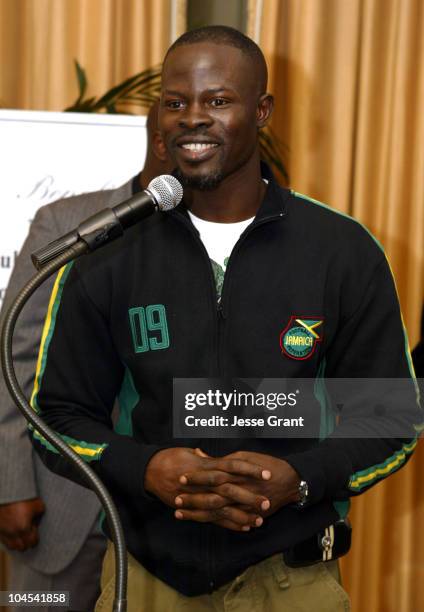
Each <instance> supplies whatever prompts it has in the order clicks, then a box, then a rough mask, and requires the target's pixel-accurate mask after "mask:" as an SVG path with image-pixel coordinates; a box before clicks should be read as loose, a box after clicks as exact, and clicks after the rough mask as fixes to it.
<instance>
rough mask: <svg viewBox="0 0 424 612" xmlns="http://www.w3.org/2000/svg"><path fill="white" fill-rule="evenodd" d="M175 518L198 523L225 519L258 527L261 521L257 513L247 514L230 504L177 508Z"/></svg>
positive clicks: (242, 524)
mask: <svg viewBox="0 0 424 612" xmlns="http://www.w3.org/2000/svg"><path fill="white" fill-rule="evenodd" d="M175 518H177V519H179V520H183V521H197V522H199V523H213V522H215V521H219V520H222V519H226V520H229V521H231V522H233V523H236V524H237V525H240V526H241V527H242V526H250V527H260V526H261V525H262V523H263V519H262V517H260V516H258V515H257V514H249V513H247V512H244V511H243V510H239V509H238V508H235V507H232V506H224V507H223V508H216V509H214V510H186V509H185V508H183V509H178V510H176V511H175Z"/></svg>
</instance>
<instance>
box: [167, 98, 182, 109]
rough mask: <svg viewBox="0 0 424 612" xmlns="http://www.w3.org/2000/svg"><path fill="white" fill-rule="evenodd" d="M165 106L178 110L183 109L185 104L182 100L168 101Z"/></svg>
mask: <svg viewBox="0 0 424 612" xmlns="http://www.w3.org/2000/svg"><path fill="white" fill-rule="evenodd" d="M165 106H166V108H169V109H171V110H178V109H180V108H183V106H184V102H183V101H182V100H168V101H167V102H165Z"/></svg>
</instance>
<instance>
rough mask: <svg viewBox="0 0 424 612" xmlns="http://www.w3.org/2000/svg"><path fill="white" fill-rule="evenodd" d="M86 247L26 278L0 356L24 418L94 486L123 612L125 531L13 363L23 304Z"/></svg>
mask: <svg viewBox="0 0 424 612" xmlns="http://www.w3.org/2000/svg"><path fill="white" fill-rule="evenodd" d="M88 250H89V247H88V245H87V244H86V243H85V242H83V241H80V242H77V243H76V244H74V245H73V246H71V247H70V248H68V249H66V251H64V252H63V253H62V254H61V255H58V256H57V257H56V258H55V259H54V260H52V261H50V262H49V263H47V264H46V265H45V267H44V268H43V269H42V270H41V271H39V272H37V273H36V274H35V275H34V276H33V278H31V279H30V280H29V281H28V282H27V284H26V285H25V286H24V287H23V289H21V291H20V292H19V294H18V296H17V297H16V299H15V300H14V302H13V304H12V306H11V307H10V308H9V310H8V312H7V314H6V315H5V318H4V321H3V326H2V334H1V360H2V368H3V374H4V378H5V382H6V385H7V387H8V389H9V393H10V395H11V396H12V398H13V400H14V402H15V404H16V405H17V407H18V408H19V410H20V411H21V412H22V414H23V415H24V417H25V419H26V420H27V421H29V422H30V423H31V425H32V426H33V427H34V429H35V430H37V431H39V432H41V433H42V435H43V436H44V437H45V438H46V440H48V442H50V444H52V445H53V446H54V447H55V448H56V449H57V450H58V451H59V452H60V454H61V455H63V456H64V457H65V458H67V459H68V460H69V461H70V462H71V463H72V464H73V465H74V466H75V467H76V468H77V470H78V472H79V473H80V474H81V476H82V477H83V478H84V480H85V481H86V483H87V484H88V485H89V486H90V488H91V489H93V491H94V492H95V494H96V495H97V497H98V498H99V500H100V502H101V504H102V506H103V508H104V511H105V514H106V518H107V521H108V525H109V529H110V532H111V536H112V540H113V543H114V545H115V563H116V568H115V571H116V583H115V601H114V605H113V612H125V611H126V609H127V603H126V591H127V550H126V546H125V539H124V532H123V529H122V525H121V521H120V519H119V515H118V511H117V509H116V507H115V504H114V502H113V500H112V498H111V496H110V494H109V493H108V491H107V489H106V487H105V486H104V484H103V483H102V481H101V480H100V478H99V477H98V476H97V474H96V473H95V472H94V471H93V470H92V469H91V468H90V467H89V465H88V464H87V463H85V461H84V460H83V459H81V457H80V456H79V455H77V453H75V452H74V451H73V450H72V449H71V448H70V447H69V446H68V445H67V444H66V442H64V441H63V440H62V438H60V437H59V436H58V435H57V434H56V433H55V432H54V431H53V430H52V429H50V427H48V426H47V425H46V424H45V423H44V421H43V420H42V419H41V417H40V416H38V414H37V413H36V412H35V411H34V410H33V409H32V408H31V406H30V405H29V403H28V401H27V399H26V397H25V395H24V394H23V392H22V390H21V388H20V386H19V383H18V380H17V378H16V373H15V369H14V366H13V356H12V340H13V331H14V328H15V324H16V321H17V319H18V316H19V314H20V312H21V311H22V309H23V307H24V305H25V304H26V302H27V301H28V299H29V298H30V297H31V295H32V294H33V293H34V291H35V290H36V289H37V288H38V287H39V286H40V285H41V284H42V283H43V282H44V281H45V280H46V279H47V278H48V277H49V276H51V275H52V274H54V272H57V270H59V268H61V267H62V266H64V265H65V264H67V263H68V262H69V261H71V260H73V259H75V258H77V257H80V256H81V255H83V254H84V253H86V252H87V251H88Z"/></svg>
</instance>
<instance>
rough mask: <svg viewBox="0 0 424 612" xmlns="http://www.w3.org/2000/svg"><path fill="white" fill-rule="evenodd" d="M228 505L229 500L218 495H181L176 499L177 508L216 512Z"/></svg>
mask: <svg viewBox="0 0 424 612" xmlns="http://www.w3.org/2000/svg"><path fill="white" fill-rule="evenodd" d="M226 505H228V499H227V498H226V497H222V495H218V494H217V493H195V494H191V493H180V494H179V495H178V496H177V497H176V498H175V506H176V507H177V508H189V509H200V510H214V509H216V508H223V507H224V506H226Z"/></svg>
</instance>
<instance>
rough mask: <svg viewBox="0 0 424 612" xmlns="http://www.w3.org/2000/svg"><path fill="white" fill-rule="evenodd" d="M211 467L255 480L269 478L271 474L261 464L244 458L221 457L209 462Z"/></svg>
mask: <svg viewBox="0 0 424 612" xmlns="http://www.w3.org/2000/svg"><path fill="white" fill-rule="evenodd" d="M211 463H212V465H211V468H212V469H217V470H221V471H224V472H229V473H230V474H239V475H241V476H250V477H252V478H256V479H257V480H270V478H271V476H272V474H271V472H270V471H269V470H264V469H263V467H262V466H260V465H258V464H256V463H251V462H250V461H245V460H244V459H226V458H225V457H222V458H220V459H215V460H214V461H212V462H211Z"/></svg>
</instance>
